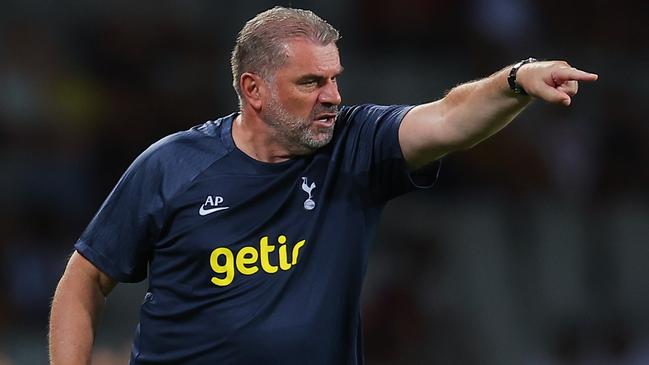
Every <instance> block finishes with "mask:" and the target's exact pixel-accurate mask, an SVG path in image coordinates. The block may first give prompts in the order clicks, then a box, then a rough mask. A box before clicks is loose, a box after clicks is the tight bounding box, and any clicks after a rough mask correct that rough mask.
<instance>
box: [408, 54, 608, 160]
mask: <svg viewBox="0 0 649 365" xmlns="http://www.w3.org/2000/svg"><path fill="white" fill-rule="evenodd" d="M511 68H512V66H508V67H505V68H504V69H502V70H500V71H498V72H496V73H494V74H493V75H491V76H489V77H487V78H484V79H481V80H478V81H473V82H469V83H466V84H462V85H459V86H457V87H455V88H453V89H452V90H451V91H450V92H449V93H448V94H447V95H446V96H445V97H444V98H442V99H440V100H437V101H434V102H431V103H427V104H422V105H418V106H416V107H414V108H413V109H412V110H411V111H410V112H408V114H406V116H405V117H404V119H403V121H402V123H401V127H400V128H399V143H400V144H401V149H402V151H403V154H404V157H405V159H406V161H408V165H409V166H410V167H411V168H413V169H416V168H418V167H421V166H424V165H426V164H428V163H430V162H432V161H434V160H436V159H438V158H440V157H442V156H444V155H445V154H447V153H449V152H452V151H456V150H461V149H468V148H471V147H473V146H475V145H476V144H478V143H479V142H481V141H483V140H485V139H486V138H488V137H490V136H491V135H493V134H494V133H496V132H498V131H499V130H501V129H502V128H503V127H505V126H506V125H507V124H509V122H511V121H512V119H514V117H516V116H517V115H518V114H519V113H520V112H521V111H523V109H525V107H527V105H529V103H530V102H531V101H532V98H538V99H541V100H545V101H547V102H551V103H561V104H563V105H566V106H568V105H570V102H571V98H572V97H573V96H574V95H575V94H576V93H577V87H578V85H577V82H578V81H595V80H597V75H596V74H592V73H588V72H584V71H581V70H578V69H576V68H573V67H571V66H570V65H568V63H566V62H564V61H545V62H534V63H528V64H525V65H523V66H522V67H521V68H520V69H519V70H518V73H517V76H516V80H517V83H518V84H519V85H520V86H521V87H523V89H524V90H525V91H526V92H527V94H528V95H529V96H523V95H517V94H515V93H514V92H513V91H511V89H510V88H509V84H508V83H507V77H508V75H509V71H510V70H511Z"/></svg>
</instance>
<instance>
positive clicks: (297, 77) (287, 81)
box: [231, 7, 342, 152]
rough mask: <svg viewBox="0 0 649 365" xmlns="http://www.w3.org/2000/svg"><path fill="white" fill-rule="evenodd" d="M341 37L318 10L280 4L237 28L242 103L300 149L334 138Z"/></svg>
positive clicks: (235, 69)
mask: <svg viewBox="0 0 649 365" xmlns="http://www.w3.org/2000/svg"><path fill="white" fill-rule="evenodd" d="M338 39H339V33H338V31H337V30H336V29H334V28H333V27H332V26H331V25H329V24H328V23H327V22H325V21H324V20H322V19H321V18H319V17H318V16H317V15H315V14H314V13H312V12H310V11H306V10H299V9H287V8H282V7H275V8H273V9H270V10H267V11H265V12H263V13H260V14H258V15H257V16H256V17H255V18H253V19H251V20H250V21H248V22H247V23H246V25H245V26H244V27H243V29H242V30H241V32H239V36H238V38H237V42H236V45H235V48H234V50H233V52H232V58H231V63H232V76H233V86H234V89H235V90H236V92H237V95H238V96H239V102H240V105H241V108H242V110H244V108H245V107H248V109H249V110H254V112H255V113H257V114H258V116H259V117H260V119H262V120H263V121H264V122H265V123H266V124H267V125H269V126H270V127H272V130H273V132H274V133H275V134H276V135H277V137H278V138H279V139H281V140H283V142H286V144H287V145H289V146H296V147H298V148H297V149H298V151H296V152H308V151H309V150H313V149H316V148H320V147H322V146H324V145H325V144H327V143H328V142H329V140H330V139H331V135H332V133H333V122H334V117H335V114H336V112H337V106H338V104H340V95H339V94H338V87H337V83H336V76H338V75H339V74H340V72H342V66H340V59H339V57H338V48H337V47H336V41H337V40H338ZM318 120H319V121H318ZM300 146H301V147H300Z"/></svg>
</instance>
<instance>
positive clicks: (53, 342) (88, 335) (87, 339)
mask: <svg viewBox="0 0 649 365" xmlns="http://www.w3.org/2000/svg"><path fill="white" fill-rule="evenodd" d="M116 284H117V282H116V281H114V280H113V279H111V278H110V277H108V276H107V275H106V274H104V273H103V272H101V271H100V270H99V269H97V268H96V267H95V266H94V265H93V264H92V263H90V262H89V261H88V260H86V259H85V258H84V257H83V256H81V255H80V254H79V253H78V252H76V251H75V252H74V253H73V254H72V257H71V258H70V261H69V262H68V265H67V267H66V269H65V273H64V274H63V277H62V278H61V280H60V281H59V284H58V286H57V288H56V292H55V293H54V299H53V301H52V311H51V314H50V332H49V346H50V364H51V365H59V364H60V365H63V364H65V365H67V364H74V365H77V364H79V365H86V364H90V360H91V356H92V345H93V343H94V340H95V332H96V330H97V326H98V324H99V318H100V315H101V311H102V309H103V306H104V303H105V301H106V296H108V294H109V293H110V292H111V291H112V290H113V288H114V287H115V285H116Z"/></svg>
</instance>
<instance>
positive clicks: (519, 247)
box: [0, 0, 649, 365]
mask: <svg viewBox="0 0 649 365" xmlns="http://www.w3.org/2000/svg"><path fill="white" fill-rule="evenodd" d="M626 3H627V2H625V1H616V2H611V1H602V0H595V1H559V0H545V1H541V0H460V1H452V0H401V1H392V0H354V1H343V0H330V1H326V2H323V1H315V0H311V1H293V2H272V1H238V2H220V1H208V0H200V1H191V2H189V1H186V2H181V1H155V2H154V1H137V2H134V1H123V0H119V1H110V2H107V1H106V2H99V1H90V2H72V1H58V2H53V1H39V0H22V1H18V0H4V1H3V2H2V5H1V6H0V205H1V207H2V209H0V364H2V365H7V364H13V365H16V364H42V363H45V362H46V327H47V324H46V320H47V314H48V310H49V308H48V307H49V301H50V298H51V295H52V293H53V289H54V286H55V284H56V282H57V280H58V278H59V277H60V274H61V273H62V270H63V268H64V263H65V259H66V257H67V256H68V255H69V254H70V252H71V248H72V244H73V243H74V241H75V240H76V238H77V236H78V235H79V234H80V232H81V230H82V229H83V228H84V227H85V225H86V224H87V223H88V221H89V220H90V218H91V216H92V214H93V213H94V212H95V211H96V209H97V208H98V206H99V205H100V203H101V202H102V201H103V199H104V198H105V196H106V195H107V193H108V192H109V190H110V189H111V187H112V186H113V185H114V184H115V182H116V181H117V179H118V177H119V176H120V175H121V173H122V172H123V170H124V169H125V168H126V167H127V166H128V164H129V163H130V161H131V160H132V159H133V158H134V157H135V156H136V155H137V154H138V153H139V152H140V151H142V150H143V149H144V148H146V146H148V145H149V144H151V143H152V142H154V141H155V140H157V139H159V138H160V137H162V136H164V135H166V134H168V133H171V132H173V131H176V130H181V129H186V128H188V127H190V126H192V125H195V124H198V123H200V122H202V121H205V120H208V119H213V118H215V117H218V116H221V115H224V114H226V113H230V112H231V111H233V110H234V108H235V106H236V100H235V96H234V92H233V91H232V89H231V87H230V83H231V81H230V77H231V76H230V71H229V63H228V58H229V51H230V50H231V48H232V45H233V40H234V38H235V35H236V33H237V31H238V30H239V29H240V27H241V26H242V25H243V23H244V22H245V21H246V20H247V19H249V18H250V17H252V16H253V15H254V14H256V13H257V12H259V11H261V10H264V9H267V8H269V7H271V6H273V5H276V4H281V5H293V6H295V7H305V8H311V9H313V10H315V11H316V12H317V13H318V14H319V15H321V16H322V17H323V18H325V19H327V20H329V21H330V22H331V23H332V24H333V25H334V26H336V27H337V28H339V29H340V30H341V32H342V34H343V38H342V40H341V42H340V44H339V46H340V51H341V56H342V62H343V64H344V66H345V67H346V70H347V71H346V72H345V74H344V76H343V77H342V78H341V80H340V84H341V91H342V94H343V99H344V102H345V103H346V104H356V103H365V102H375V103H419V102H425V101H427V100H431V99H436V98H439V97H441V96H442V95H443V93H444V91H445V90H448V89H449V88H451V87H452V86H454V85H455V84H456V83H458V82H461V81H466V80H470V79H475V78H478V77H482V76H486V75H487V74H488V73H490V72H492V71H494V70H496V69H498V68H500V67H502V66H504V65H506V64H508V63H512V62H515V61H517V60H519V59H522V58H525V57H528V56H535V57H538V58H543V59H555V58H565V59H567V60H569V61H570V62H572V63H573V64H574V65H575V66H578V67H581V68H583V69H585V70H589V71H593V72H597V73H599V74H600V81H598V82H597V84H594V85H582V88H581V90H580V95H578V97H576V98H575V99H574V102H573V105H572V106H571V107H570V108H563V107H559V106H549V105H542V104H540V103H537V104H535V105H533V106H532V107H531V108H529V109H528V110H527V111H525V112H524V113H523V115H522V116H521V117H520V118H519V119H518V121H517V122H516V123H514V124H513V125H512V126H510V127H509V128H508V129H506V130H505V131H503V132H502V133H500V134H499V135H498V136H496V137H494V138H492V139H491V140H489V141H487V142H485V143H483V144H481V145H479V146H478V147H476V148H474V149H472V150H470V151H468V152H463V153H456V154H453V155H451V156H448V157H447V158H445V160H444V163H443V170H442V174H441V179H440V181H439V184H438V186H437V187H436V188H435V189H433V190H431V191H427V192H422V193H417V194H413V195H409V196H406V197H403V198H400V199H398V200H396V201H394V202H392V203H391V204H390V205H389V206H388V209H387V210H386V212H385V214H384V219H383V225H382V227H381V230H380V234H379V236H378V238H377V242H376V246H375V249H374V251H373V254H372V258H371V261H370V268H369V272H368V278H367V282H366V287H365V290H364V293H363V297H364V319H365V324H364V325H365V331H366V356H367V360H368V364H381V365H382V364H386V365H387V364H429V363H435V364H485V365H491V364H494V365H495V364H547V365H550V364H625V365H629V364H648V363H649V311H648V310H647V308H649V242H648V241H649V239H648V238H649V200H648V198H649V196H648V195H649V166H648V163H647V158H648V157H649V143H648V142H649V123H647V114H648V111H649V110H648V108H649V102H648V101H649V100H648V99H647V96H648V95H649V86H648V85H649V72H647V66H648V65H649V54H648V53H649V47H648V43H647V42H648V41H647V39H649V34H648V29H649V27H648V26H647V23H649V12H648V11H647V7H646V4H644V3H642V2H634V3H633V4H635V5H632V2H630V1H629V2H628V3H629V4H626ZM634 7H635V8H634ZM144 290H145V285H144V284H140V285H122V286H119V287H118V288H117V289H116V290H115V292H114V293H113V295H112V296H111V297H110V298H109V303H108V307H107V311H106V313H105V316H104V320H103V324H102V329H101V333H100V336H99V338H98V344H97V353H96V362H95V364H119V363H122V364H124V363H125V360H123V359H124V358H125V356H126V352H127V351H128V343H129V341H130V338H131V334H132V331H133V326H134V323H135V321H136V316H137V310H138V305H139V302H140V301H141V298H142V295H143V291H144ZM215 325H218V324H215Z"/></svg>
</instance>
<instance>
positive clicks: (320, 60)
mask: <svg viewBox="0 0 649 365" xmlns="http://www.w3.org/2000/svg"><path fill="white" fill-rule="evenodd" d="M285 47H286V54H287V59H286V63H285V64H284V65H283V66H282V67H280V69H279V70H278V73H291V74H292V73H296V74H318V75H320V74H322V75H328V74H338V73H340V72H341V71H342V67H341V65H340V57H339V55H338V47H336V45H335V44H333V43H331V44H328V45H326V46H323V45H321V44H318V43H314V42H312V41H310V40H307V39H292V40H289V41H288V42H287V43H286V46H285Z"/></svg>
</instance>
